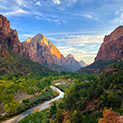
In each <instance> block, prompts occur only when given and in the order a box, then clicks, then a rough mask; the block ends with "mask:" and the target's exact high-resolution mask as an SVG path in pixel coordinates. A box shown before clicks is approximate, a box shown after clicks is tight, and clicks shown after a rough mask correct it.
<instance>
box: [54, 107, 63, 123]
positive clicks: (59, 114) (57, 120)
mask: <svg viewBox="0 0 123 123" xmlns="http://www.w3.org/2000/svg"><path fill="white" fill-rule="evenodd" d="M62 118H63V111H62V109H60V108H58V109H57V112H56V118H55V120H54V122H55V123H62Z"/></svg>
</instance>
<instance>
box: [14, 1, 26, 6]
mask: <svg viewBox="0 0 123 123" xmlns="http://www.w3.org/2000/svg"><path fill="white" fill-rule="evenodd" d="M14 1H15V3H16V4H17V5H18V6H25V4H26V2H25V1H24V0H14Z"/></svg>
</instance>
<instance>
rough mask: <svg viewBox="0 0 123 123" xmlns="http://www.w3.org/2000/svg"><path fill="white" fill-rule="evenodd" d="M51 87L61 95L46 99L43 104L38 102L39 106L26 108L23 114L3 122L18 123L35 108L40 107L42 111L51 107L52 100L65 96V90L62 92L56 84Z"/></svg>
mask: <svg viewBox="0 0 123 123" xmlns="http://www.w3.org/2000/svg"><path fill="white" fill-rule="evenodd" d="M50 88H52V89H53V90H54V91H57V92H58V93H59V95H58V96H57V97H55V98H52V99H50V100H48V101H45V102H43V103H41V104H38V105H37V106H35V107H32V108H30V109H28V110H26V111H25V112H23V113H22V114H20V115H18V116H15V117H13V118H11V119H9V120H7V121H4V122H2V123H17V122H19V121H20V120H21V119H23V118H25V117H26V116H27V115H29V114H30V113H33V112H34V111H35V109H37V108H38V109H39V111H42V110H44V109H46V108H49V107H50V103H51V102H52V101H55V100H58V99H60V98H63V97H64V92H62V91H61V90H59V89H58V88H56V87H54V86H50Z"/></svg>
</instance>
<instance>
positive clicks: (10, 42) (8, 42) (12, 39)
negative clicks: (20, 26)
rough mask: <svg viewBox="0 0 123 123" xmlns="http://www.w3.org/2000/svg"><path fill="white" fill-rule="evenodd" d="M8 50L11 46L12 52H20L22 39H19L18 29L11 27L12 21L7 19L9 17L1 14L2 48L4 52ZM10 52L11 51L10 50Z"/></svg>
mask: <svg viewBox="0 0 123 123" xmlns="http://www.w3.org/2000/svg"><path fill="white" fill-rule="evenodd" d="M2 46H3V47H4V51H5V50H8V49H9V48H10V47H11V49H12V50H11V52H15V53H20V52H21V47H20V41H19V39H18V34H17V31H16V30H13V29H11V28H10V22H9V21H7V18H6V17H4V16H2V15H0V47H1V48H0V49H1V52H3V49H2ZM9 52H10V51H9Z"/></svg>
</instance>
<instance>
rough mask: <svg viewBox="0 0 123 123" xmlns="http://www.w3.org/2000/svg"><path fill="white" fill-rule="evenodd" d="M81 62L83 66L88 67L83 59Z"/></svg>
mask: <svg viewBox="0 0 123 123" xmlns="http://www.w3.org/2000/svg"><path fill="white" fill-rule="evenodd" d="M79 64H80V65H81V66H82V67H86V66H87V64H86V63H85V62H84V61H83V60H81V61H79Z"/></svg>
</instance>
